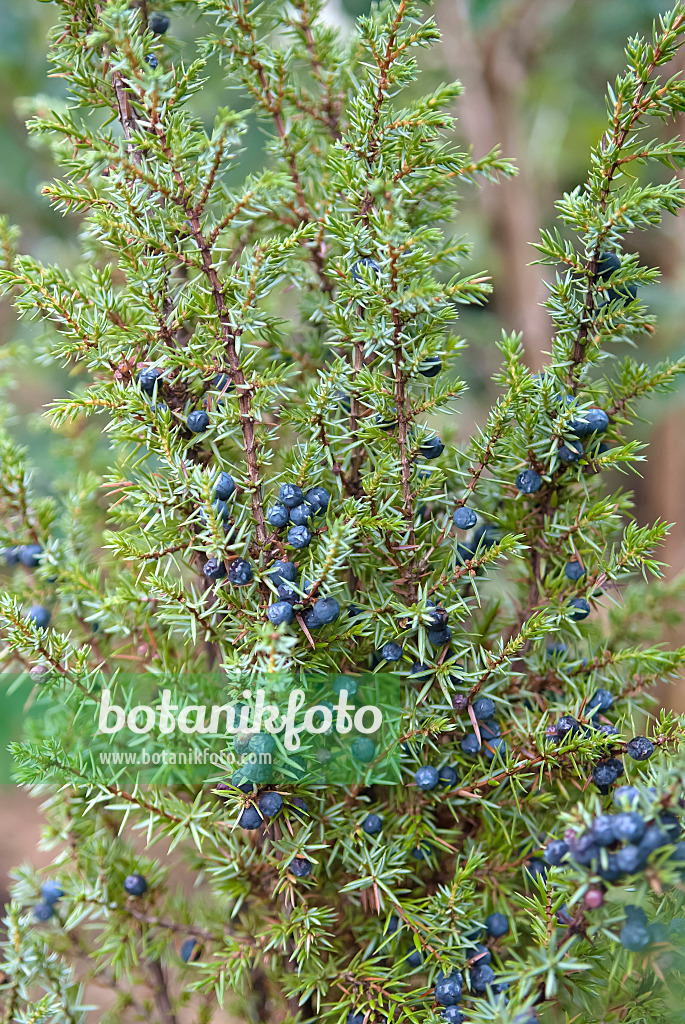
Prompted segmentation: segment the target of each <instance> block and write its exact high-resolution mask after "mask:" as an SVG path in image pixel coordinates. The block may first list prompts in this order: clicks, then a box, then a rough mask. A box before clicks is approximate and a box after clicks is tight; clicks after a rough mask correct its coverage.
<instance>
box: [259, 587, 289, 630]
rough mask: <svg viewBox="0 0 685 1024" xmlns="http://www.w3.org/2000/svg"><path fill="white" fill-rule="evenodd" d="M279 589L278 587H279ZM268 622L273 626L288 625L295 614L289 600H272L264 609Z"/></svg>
mask: <svg viewBox="0 0 685 1024" xmlns="http://www.w3.org/2000/svg"><path fill="white" fill-rule="evenodd" d="M279 589H280V588H279ZM266 614H267V617H268V619H269V622H272V623H273V624H274V626H281V625H283V624H285V625H286V626H287V625H289V624H290V623H291V622H292V621H293V618H294V616H295V612H294V611H293V606H292V605H291V604H290V602H289V601H274V603H273V604H270V605H269V607H268V608H267V610H266Z"/></svg>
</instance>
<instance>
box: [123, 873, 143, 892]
mask: <svg viewBox="0 0 685 1024" xmlns="http://www.w3.org/2000/svg"><path fill="white" fill-rule="evenodd" d="M124 889H125V890H126V892H127V893H128V894H129V896H142V895H143V893H146V892H147V882H146V880H145V879H144V878H143V876H142V875H138V874H133V875H127V876H126V878H125V879H124Z"/></svg>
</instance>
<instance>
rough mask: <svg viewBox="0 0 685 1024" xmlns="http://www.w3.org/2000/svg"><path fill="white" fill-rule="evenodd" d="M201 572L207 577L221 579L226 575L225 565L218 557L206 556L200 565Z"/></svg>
mask: <svg viewBox="0 0 685 1024" xmlns="http://www.w3.org/2000/svg"><path fill="white" fill-rule="evenodd" d="M202 572H203V573H204V574H205V576H206V577H207V579H210V580H222V579H223V578H224V576H225V575H226V566H225V564H224V562H222V561H221V559H220V558H208V559H207V561H206V562H205V564H204V565H203V566H202Z"/></svg>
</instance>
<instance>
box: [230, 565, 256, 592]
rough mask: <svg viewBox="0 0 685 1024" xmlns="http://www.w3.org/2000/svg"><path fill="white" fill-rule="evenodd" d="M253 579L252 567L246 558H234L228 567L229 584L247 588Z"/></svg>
mask: <svg viewBox="0 0 685 1024" xmlns="http://www.w3.org/2000/svg"><path fill="white" fill-rule="evenodd" d="M253 577H254V571H253V569H252V566H251V565H250V563H249V562H247V561H246V560H245V559H244V558H234V559H233V561H232V562H231V563H230V564H229V566H228V582H229V583H232V584H233V586H234V587H246V586H247V585H248V583H251V582H252V579H253Z"/></svg>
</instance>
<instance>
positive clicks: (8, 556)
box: [2, 547, 21, 565]
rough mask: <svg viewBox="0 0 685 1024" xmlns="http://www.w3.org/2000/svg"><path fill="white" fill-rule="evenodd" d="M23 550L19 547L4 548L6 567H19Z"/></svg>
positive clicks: (3, 555) (3, 554)
mask: <svg viewBox="0 0 685 1024" xmlns="http://www.w3.org/2000/svg"><path fill="white" fill-rule="evenodd" d="M20 552H21V549H20V548H18V547H12V548H4V550H3V551H2V557H3V559H4V562H5V565H18V564H19V561H20V557H19V555H20Z"/></svg>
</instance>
